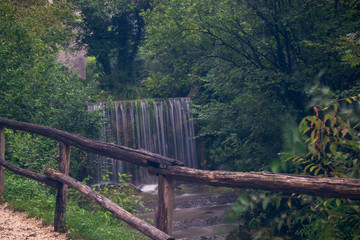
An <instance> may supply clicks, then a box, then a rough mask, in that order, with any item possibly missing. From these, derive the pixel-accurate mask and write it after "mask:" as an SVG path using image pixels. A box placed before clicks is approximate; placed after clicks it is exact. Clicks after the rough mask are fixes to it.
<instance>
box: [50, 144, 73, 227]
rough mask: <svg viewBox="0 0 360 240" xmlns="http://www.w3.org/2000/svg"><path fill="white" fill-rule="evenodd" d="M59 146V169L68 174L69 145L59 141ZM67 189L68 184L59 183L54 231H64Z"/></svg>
mask: <svg viewBox="0 0 360 240" xmlns="http://www.w3.org/2000/svg"><path fill="white" fill-rule="evenodd" d="M59 148H60V159H59V171H60V172H61V173H63V174H65V175H69V167H70V149H71V146H70V145H69V144H66V143H63V142H59ZM67 189H68V186H67V185H66V184H61V186H60V187H59V189H58V193H57V196H56V206H55V217H54V231H55V232H61V231H64V226H63V224H64V217H65V213H66V201H67Z"/></svg>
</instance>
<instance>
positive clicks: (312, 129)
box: [291, 97, 360, 178]
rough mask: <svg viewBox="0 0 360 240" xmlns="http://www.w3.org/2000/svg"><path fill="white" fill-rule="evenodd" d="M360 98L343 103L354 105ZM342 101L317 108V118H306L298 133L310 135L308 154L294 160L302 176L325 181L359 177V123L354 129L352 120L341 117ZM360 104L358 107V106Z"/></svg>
mask: <svg viewBox="0 0 360 240" xmlns="http://www.w3.org/2000/svg"><path fill="white" fill-rule="evenodd" d="M357 99H358V98H357V97H352V98H346V99H342V101H343V102H344V101H346V102H347V103H349V104H351V103H353V101H354V100H355V101H357ZM339 103H340V102H339V101H335V102H332V103H330V104H329V105H327V106H326V107H321V106H314V107H313V110H314V115H310V116H307V117H305V118H304V119H303V120H302V121H301V123H300V125H299V129H300V131H301V132H302V134H309V136H308V139H307V140H306V141H305V143H307V149H308V153H307V154H306V156H305V157H303V156H292V157H291V159H292V161H293V162H294V163H295V164H297V165H299V168H301V170H302V172H303V173H308V174H311V175H315V176H324V177H328V176H331V177H352V178H359V177H360V168H359V159H358V155H359V153H360V145H359V144H360V139H359V137H360V133H359V131H358V126H359V123H358V122H356V123H355V125H353V124H354V123H352V122H351V121H350V120H349V119H348V120H346V119H343V117H342V116H341V115H340V114H339V113H338V106H339ZM355 104H357V103H355Z"/></svg>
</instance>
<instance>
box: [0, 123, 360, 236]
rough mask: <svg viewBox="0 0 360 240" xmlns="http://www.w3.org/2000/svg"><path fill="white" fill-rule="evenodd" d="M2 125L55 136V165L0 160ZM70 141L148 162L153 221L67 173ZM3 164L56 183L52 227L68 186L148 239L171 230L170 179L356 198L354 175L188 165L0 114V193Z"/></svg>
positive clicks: (358, 185) (358, 186)
mask: <svg viewBox="0 0 360 240" xmlns="http://www.w3.org/2000/svg"><path fill="white" fill-rule="evenodd" d="M5 127H6V128H11V129H15V130H22V131H27V132H31V133H36V134H39V135H42V136H46V137H49V138H51V139H54V140H57V141H59V147H60V161H59V171H56V170H53V169H46V170H45V175H46V176H44V175H41V174H39V173H34V172H31V171H28V170H25V169H22V168H19V167H17V166H14V165H12V164H10V163H8V162H6V161H5ZM71 146H74V147H77V148H80V149H83V150H85V151H88V152H92V153H95V154H98V155H102V156H107V157H111V158H113V159H116V160H120V161H126V162H129V163H132V164H136V165H139V166H142V167H146V168H148V171H149V172H150V174H152V175H157V176H158V184H159V186H158V203H157V207H156V212H155V225H156V227H154V226H152V225H151V224H149V223H147V222H145V221H143V220H141V219H139V218H137V217H136V216H133V215H131V214H130V213H128V212H126V211H125V210H124V209H122V208H121V207H119V206H117V205H116V204H115V203H113V202H111V201H110V200H109V199H106V198H105V197H104V196H102V195H100V194H98V193H97V192H95V191H93V190H92V189H91V188H89V187H88V186H86V185H84V184H82V183H81V182H79V181H77V180H75V179H73V178H71V177H69V176H68V173H69V163H70V148H71ZM4 168H7V169H9V170H11V171H13V172H16V173H18V174H21V175H24V176H26V177H28V178H31V179H34V180H36V181H40V182H43V183H45V184H47V185H49V186H52V187H54V188H57V189H58V194H57V198H56V206H55V219H54V228H55V231H61V230H62V228H63V219H64V218H63V217H64V215H65V214H66V198H67V187H68V186H69V187H72V188H74V189H76V190H78V191H80V192H81V193H83V194H84V195H86V196H87V197H89V198H90V199H92V200H94V201H96V202H97V203H98V204H99V205H101V206H102V207H104V208H105V209H107V210H109V211H110V212H112V213H113V214H114V215H115V216H116V217H117V218H119V219H121V220H123V221H125V222H126V223H127V224H129V225H130V226H132V227H134V228H135V229H137V230H139V231H140V232H142V233H144V234H145V235H147V236H149V237H151V238H152V239H173V238H172V237H171V236H170V235H171V228H172V213H173V203H174V181H175V180H181V181H188V182H196V183H200V184H206V185H213V186H226V187H231V188H247V189H259V190H270V191H276V192H290V193H299V194H308V195H313V196H320V197H332V198H348V199H354V200H360V180H359V179H349V178H320V177H311V176H301V175H290V174H274V173H268V172H246V173H245V172H228V171H207V170H199V169H193V168H188V167H185V166H184V165H183V163H182V162H179V161H177V160H175V159H170V158H167V157H164V156H161V155H158V154H154V153H151V152H148V151H144V150H136V149H131V148H127V147H123V146H118V145H114V144H108V143H103V142H100V141H95V140H91V139H88V138H85V137H81V136H78V135H75V134H71V133H68V132H65V131H61V130H57V129H54V128H49V127H45V126H41V125H35V124H31V123H24V122H17V121H13V120H9V119H6V118H2V117H0V196H1V195H3V194H4V179H5V172H4Z"/></svg>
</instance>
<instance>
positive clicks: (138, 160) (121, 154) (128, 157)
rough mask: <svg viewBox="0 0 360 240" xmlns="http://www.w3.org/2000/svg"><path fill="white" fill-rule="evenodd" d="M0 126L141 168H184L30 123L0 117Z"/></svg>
mask: <svg viewBox="0 0 360 240" xmlns="http://www.w3.org/2000/svg"><path fill="white" fill-rule="evenodd" d="M0 126H3V127H7V128H11V129H14V130H22V131H26V132H32V133H36V134H39V135H42V136H46V137H49V138H52V139H54V140H57V141H61V142H64V143H66V144H69V145H71V146H74V147H77V148H80V149H83V150H85V151H88V152H92V153H96V154H99V155H102V156H105V157H110V158H114V159H117V160H121V161H125V162H130V163H133V164H136V165H140V166H143V167H147V166H149V165H150V166H158V165H159V164H163V165H169V166H171V165H179V166H184V164H183V163H182V162H180V161H178V160H175V159H171V158H167V157H164V156H161V155H159V154H155V153H152V152H149V151H146V150H142V149H141V150H139V149H132V148H128V147H124V146H119V145H115V144H110V143H104V142H100V141H96V140H92V139H88V138H85V137H82V136H78V135H75V134H71V133H68V132H65V131H61V130H58V129H54V128H50V127H45V126H41V125H36V124H32V123H25V122H18V121H14V120H10V119H7V118H3V117H0Z"/></svg>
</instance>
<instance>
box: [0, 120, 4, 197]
mask: <svg viewBox="0 0 360 240" xmlns="http://www.w3.org/2000/svg"><path fill="white" fill-rule="evenodd" d="M0 158H1V159H2V160H4V161H5V127H3V126H0ZM4 191H5V168H4V167H3V166H0V197H1V196H3V195H4Z"/></svg>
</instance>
